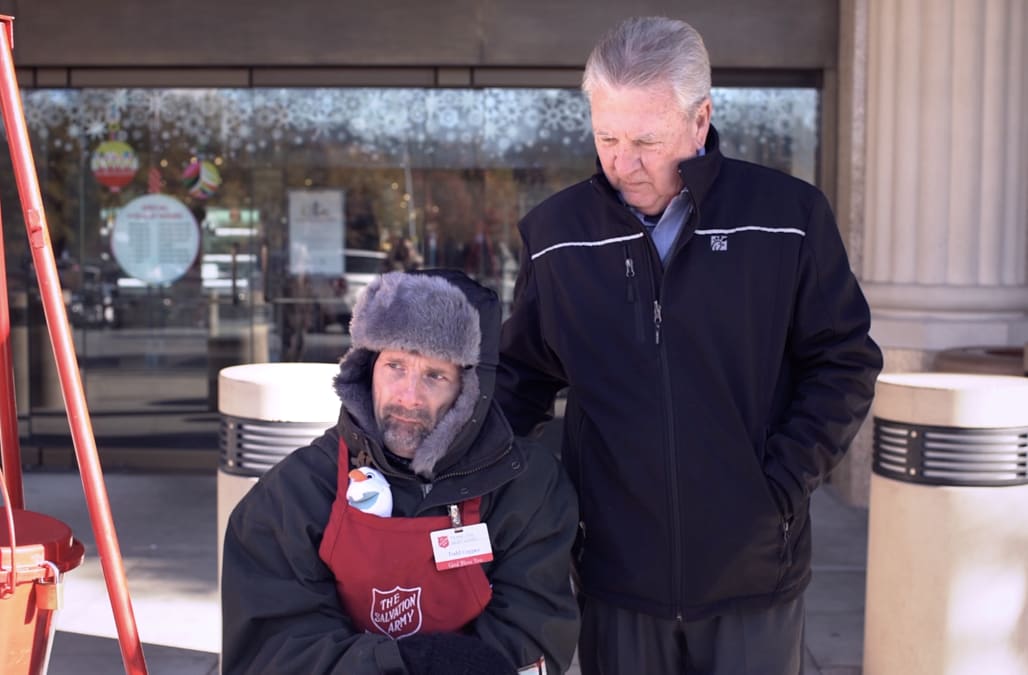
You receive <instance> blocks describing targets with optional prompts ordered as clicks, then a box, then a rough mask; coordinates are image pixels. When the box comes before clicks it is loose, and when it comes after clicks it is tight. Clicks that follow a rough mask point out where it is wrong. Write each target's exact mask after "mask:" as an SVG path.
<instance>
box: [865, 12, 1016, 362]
mask: <svg viewBox="0 0 1028 675" xmlns="http://www.w3.org/2000/svg"><path fill="white" fill-rule="evenodd" d="M1026 4H1028V3H1026V2H1025V1H1024V0H990V1H987V2H975V1H972V0H871V2H870V4H869V9H870V11H869V15H868V16H869V20H868V64H867V83H868V91H867V101H868V123H867V148H866V157H867V174H866V175H867V202H866V206H865V224H866V225H865V231H864V239H863V270H862V271H863V277H862V278H863V285H864V289H865V291H866V292H867V295H868V299H869V300H870V302H871V307H872V310H873V312H874V334H875V336H876V337H877V338H878V339H879V341H880V342H881V343H882V344H883V345H884V346H885V347H886V348H893V347H895V348H906V349H920V350H938V349H944V348H947V347H955V346H961V345H968V344H1003V345H1020V344H1023V343H1024V342H1025V339H1026V338H1028V318H1026V312H1028V276H1026V261H1028V201H1026V195H1028V84H1026V79H1028V77H1026V73H1028V69H1026V68H1025V63H1028V30H1026V24H1028V11H1026Z"/></svg>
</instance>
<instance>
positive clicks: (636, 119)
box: [589, 84, 711, 215]
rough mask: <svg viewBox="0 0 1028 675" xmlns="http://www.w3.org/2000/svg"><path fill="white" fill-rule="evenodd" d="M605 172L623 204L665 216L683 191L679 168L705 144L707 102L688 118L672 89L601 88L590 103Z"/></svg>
mask: <svg viewBox="0 0 1028 675" xmlns="http://www.w3.org/2000/svg"><path fill="white" fill-rule="evenodd" d="M589 104H590V109H591V112H592V126H593V139H594V140H595V142H596V153H597V154H598V155H599V157H600V164H602V165H603V173H604V174H605V175H606V176H607V180H608V181H610V184H611V185H613V186H614V188H615V189H616V190H618V191H619V192H620V193H621V195H622V197H624V200H625V201H626V202H628V203H629V204H630V205H632V206H634V207H635V208H636V209H638V210H640V211H642V212H643V213H645V214H647V215H656V214H658V213H660V212H662V211H663V210H664V209H665V208H667V205H668V204H669V203H670V202H671V200H672V199H673V198H674V197H675V196H676V195H677V194H678V193H679V192H681V190H682V182H681V178H679V176H678V164H679V162H681V161H682V160H684V159H688V158H690V157H694V156H695V155H696V153H697V152H699V150H700V148H702V147H703V144H704V143H705V142H706V140H707V130H708V129H709V127H710V113H711V104H710V99H709V98H707V99H705V100H704V101H703V103H701V104H700V105H699V106H698V107H697V109H696V111H695V112H694V113H693V114H692V115H689V114H687V113H686V112H685V111H683V110H682V107H681V105H680V104H679V102H678V99H677V98H676V97H675V95H674V92H673V91H672V90H671V87H670V86H669V85H666V84H660V85H654V86H652V87H644V88H636V87H609V88H608V87H600V88H598V89H596V90H594V91H593V92H592V96H591V98H590V101H589Z"/></svg>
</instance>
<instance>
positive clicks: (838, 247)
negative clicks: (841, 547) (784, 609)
mask: <svg viewBox="0 0 1028 675" xmlns="http://www.w3.org/2000/svg"><path fill="white" fill-rule="evenodd" d="M799 264H800V270H799V276H798V279H799V281H798V286H797V292H796V296H795V301H794V306H793V320H792V325H791V328H790V337H789V341H788V347H787V349H788V353H787V354H785V356H784V359H783V363H782V366H781V367H782V369H783V371H784V373H783V374H782V375H781V377H784V378H786V381H787V382H789V385H788V386H787V387H786V390H787V392H788V396H789V401H788V402H787V403H786V404H785V405H784V406H783V409H784V414H783V415H781V416H780V417H779V419H778V420H777V421H776V423H775V424H774V425H773V426H772V428H771V429H769V436H768V438H767V440H766V442H765V449H766V453H765V455H764V456H765V472H766V473H767V475H768V476H769V477H770V478H771V479H772V482H773V485H774V487H775V488H776V491H777V492H778V494H777V495H776V497H778V498H779V500H780V502H781V506H782V508H783V511H784V512H785V513H786V515H787V516H789V517H791V516H792V515H793V514H794V513H795V509H797V508H799V507H800V505H801V504H802V503H804V500H806V499H807V498H809V496H810V494H811V492H813V490H814V489H815V488H816V487H817V486H818V485H819V484H820V483H821V482H822V481H823V480H824V478H825V476H827V474H828V472H829V471H831V469H832V468H833V467H835V465H836V464H838V462H839V461H840V460H841V459H842V456H843V454H844V453H845V452H846V450H847V448H848V447H849V445H850V443H851V442H852V440H853V438H854V436H855V435H856V433H857V431H858V430H859V429H860V425H861V423H862V422H863V420H864V417H865V416H866V415H867V413H868V410H869V409H870V406H871V400H872V399H873V397H874V388H875V380H876V378H877V377H878V373H879V372H880V371H881V368H882V354H881V351H880V350H879V348H878V345H876V344H875V343H874V341H873V340H872V339H871V337H870V335H869V330H870V324H871V316H870V310H869V308H868V305H867V301H866V300H865V299H864V295H863V293H862V292H861V290H860V286H859V284H858V283H857V279H856V277H855V276H854V275H853V273H852V271H851V270H850V266H849V261H848V259H847V257H846V251H845V248H844V247H843V243H842V238H841V237H840V235H839V231H838V228H837V226H836V224H835V219H834V217H833V216H832V213H831V209H830V207H829V206H828V202H827V200H826V199H825V198H824V196H823V195H821V194H820V193H818V199H817V200H816V201H815V203H814V206H813V207H812V209H811V214H810V217H809V222H808V226H807V229H806V236H805V237H804V241H803V245H802V250H801V253H800V263H799Z"/></svg>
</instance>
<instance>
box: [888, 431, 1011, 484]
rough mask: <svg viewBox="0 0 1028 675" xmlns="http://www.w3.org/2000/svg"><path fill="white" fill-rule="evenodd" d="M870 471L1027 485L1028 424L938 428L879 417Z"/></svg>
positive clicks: (912, 479) (915, 479)
mask: <svg viewBox="0 0 1028 675" xmlns="http://www.w3.org/2000/svg"><path fill="white" fill-rule="evenodd" d="M872 470H873V471H874V472H875V473H877V474H879V475H881V476H888V477H889V478H894V479H896V480H900V481H905V482H908V483H924V484H928V485H964V486H1004V485H1028V427H1014V428H1004V429H967V428H957V427H935V426H922V425H916V424H907V423H905V422H894V421H891V420H883V419H881V418H879V417H876V418H874V450H873V462H872Z"/></svg>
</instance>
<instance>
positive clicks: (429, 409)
mask: <svg viewBox="0 0 1028 675" xmlns="http://www.w3.org/2000/svg"><path fill="white" fill-rule="evenodd" d="M460 388H461V369H460V367H459V366H457V365H456V364H454V363H450V362H449V361H443V360H440V359H436V358H432V357H430V356H421V355H420V354H415V353H413V352H405V351H401V350H395V349H387V350H384V351H382V352H381V353H380V354H379V355H378V360H376V361H375V368H374V370H373V371H372V375H371V397H372V405H373V407H374V410H375V420H376V421H377V422H378V427H379V429H381V430H382V436H383V438H384V440H385V445H386V447H387V448H389V449H390V450H391V451H392V452H393V453H395V454H397V455H399V456H400V457H407V458H411V457H413V456H414V451H415V450H416V449H417V447H418V446H419V445H421V441H423V440H425V437H426V436H428V434H429V433H430V432H431V431H432V430H433V429H435V427H436V424H438V423H439V420H440V418H442V416H443V415H444V414H445V413H446V411H447V410H449V409H450V406H452V405H453V402H454V401H456V400H457V395H458V394H460Z"/></svg>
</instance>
